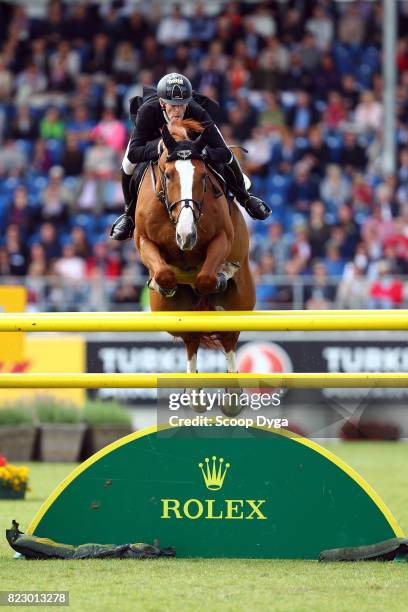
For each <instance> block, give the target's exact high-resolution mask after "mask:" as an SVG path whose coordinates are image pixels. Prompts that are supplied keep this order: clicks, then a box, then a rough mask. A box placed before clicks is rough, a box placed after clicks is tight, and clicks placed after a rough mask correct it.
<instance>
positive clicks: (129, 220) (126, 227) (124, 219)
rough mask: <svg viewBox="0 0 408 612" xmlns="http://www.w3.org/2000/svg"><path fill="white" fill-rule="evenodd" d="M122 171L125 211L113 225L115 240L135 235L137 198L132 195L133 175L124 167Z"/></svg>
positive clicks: (112, 231) (112, 233)
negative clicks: (131, 183)
mask: <svg viewBox="0 0 408 612" xmlns="http://www.w3.org/2000/svg"><path fill="white" fill-rule="evenodd" d="M121 173H122V190H123V197H124V199H125V213H124V214H123V215H121V216H120V217H118V218H117V219H116V221H115V222H114V224H113V225H112V229H111V231H110V237H111V238H112V239H113V240H128V239H129V238H131V237H132V236H133V232H134V229H135V223H134V221H133V219H134V217H135V210H136V198H132V197H131V195H130V181H131V180H132V175H129V174H126V172H125V171H124V170H123V168H122V169H121Z"/></svg>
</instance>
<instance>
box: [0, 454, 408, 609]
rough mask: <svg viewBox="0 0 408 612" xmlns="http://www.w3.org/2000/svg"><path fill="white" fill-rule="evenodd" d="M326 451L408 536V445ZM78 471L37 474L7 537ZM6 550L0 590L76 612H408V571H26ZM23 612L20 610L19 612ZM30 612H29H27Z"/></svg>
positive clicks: (237, 564) (232, 565) (170, 565)
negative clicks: (60, 596)
mask: <svg viewBox="0 0 408 612" xmlns="http://www.w3.org/2000/svg"><path fill="white" fill-rule="evenodd" d="M327 447H328V448H329V449H330V450H331V451H332V452H334V453H335V454H337V455H338V456H339V457H341V458H342V459H344V460H345V461H346V462H347V463H349V464H350V465H351V466H352V467H354V468H355V469H356V470H357V471H358V472H359V473H360V474H361V475H362V476H363V477H364V478H365V479H366V480H368V482H369V483H370V484H371V485H372V486H373V487H374V488H375V489H376V490H377V492H378V494H379V495H380V496H381V497H382V498H383V500H384V501H385V502H386V504H387V505H388V506H389V507H390V509H391V511H392V512H393V514H394V516H395V518H396V519H397V521H398V522H399V524H400V526H401V527H402V529H403V530H404V531H405V532H406V533H408V487H407V483H408V474H407V466H408V444H403V443H368V442H367V443H357V444H355V443H349V444H331V445H327ZM72 467H73V466H72V465H67V464H64V465H62V464H58V465H52V466H51V465H49V464H32V465H31V468H32V471H31V476H32V478H31V484H32V489H33V490H32V492H31V493H29V494H28V496H27V499H26V500H25V501H17V502H9V501H4V500H3V501H0V529H1V532H2V533H3V534H4V531H5V529H6V528H7V527H9V526H10V524H11V520H12V519H13V518H15V519H16V520H17V521H18V522H19V523H20V528H21V529H22V530H24V529H25V528H26V527H27V525H28V523H29V521H30V519H31V518H32V517H33V516H34V514H35V512H36V511H37V509H38V507H39V506H40V504H41V502H42V501H43V500H44V499H45V498H46V497H47V496H48V494H49V493H50V492H51V491H52V490H53V488H54V487H55V486H56V485H57V484H58V483H59V482H60V481H61V480H62V478H63V477H65V476H66V475H67V474H68V473H69V472H70V471H71V469H72ZM12 556H13V551H12V550H11V549H10V548H9V546H8V544H7V542H6V540H5V537H2V538H1V540H0V590H40V589H42V590H48V591H50V590H68V591H69V592H70V602H71V603H70V609H71V610H80V611H82V610H83V611H88V610H92V611H97V610H104V611H105V610H106V611H108V612H110V611H111V610H112V612H113V610H120V611H121V612H122V611H124V612H127V611H128V610H129V611H133V610H146V611H148V610H157V611H158V610H160V611H162V612H163V611H166V610H170V611H173V610H174V611H175V610H177V611H179V610H197V611H200V610H205V611H206V612H212V611H213V610H223V611H224V610H225V611H229V610H230V611H241V610H250V609H255V610H290V611H297V610H299V611H307V612H309V611H312V612H314V611H319V610H330V611H337V610H339V611H340V610H341V611H353V610H370V611H372V610H385V609H389V610H393V611H398V610H406V609H407V607H408V603H407V601H408V564H403V563H399V564H398V563H395V564H394V563H348V564H327V565H325V564H324V565H322V564H319V563H317V562H315V561H274V560H272V561H267V560H259V561H258V560H225V561H223V560H219V559H217V560H201V559H192V560H186V559H165V560H164V559H163V560H161V559H158V560H151V561H117V560H116V561H76V562H74V561H38V562H37V561H32V562H28V561H17V560H14V559H13V558H12ZM20 609H21V608H20ZM22 609H25V608H22Z"/></svg>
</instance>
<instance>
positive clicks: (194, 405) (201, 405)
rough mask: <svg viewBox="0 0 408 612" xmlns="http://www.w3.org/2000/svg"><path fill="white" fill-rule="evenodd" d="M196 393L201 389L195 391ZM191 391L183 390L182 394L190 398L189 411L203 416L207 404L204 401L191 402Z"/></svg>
mask: <svg viewBox="0 0 408 612" xmlns="http://www.w3.org/2000/svg"><path fill="white" fill-rule="evenodd" d="M197 391H198V393H199V392H200V391H201V389H197ZM191 392H192V389H184V393H187V394H188V395H189V396H190V409H191V410H192V411H193V412H196V413H197V414H204V413H205V412H207V403H206V402H205V401H204V402H202V401H201V400H200V401H198V402H197V401H195V402H194V401H193V395H192V393H191ZM196 397H197V396H196ZM199 397H200V398H201V396H199Z"/></svg>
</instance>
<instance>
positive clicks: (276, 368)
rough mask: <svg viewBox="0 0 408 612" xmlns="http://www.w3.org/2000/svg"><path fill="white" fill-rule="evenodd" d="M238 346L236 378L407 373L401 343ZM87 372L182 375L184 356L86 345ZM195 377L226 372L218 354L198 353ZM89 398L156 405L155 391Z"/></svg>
mask: <svg viewBox="0 0 408 612" xmlns="http://www.w3.org/2000/svg"><path fill="white" fill-rule="evenodd" d="M265 336H266V337H267V336H268V335H267V334H264V335H263V339H262V341H256V340H251V341H244V340H243V341H241V342H239V344H238V350H237V367H238V371H239V372H254V373H274V372H276V373H279V372H322V373H325V372H327V373H337V372H344V373H357V372H362V373H364V372H404V371H407V368H408V347H407V346H406V344H404V343H402V342H383V341H378V340H373V341H359V340H356V341H353V340H344V341H343V340H342V341H337V340H336V341H334V340H331V339H330V338H329V336H328V339H327V340H325V341H324V340H323V341H322V340H318V341H315V340H313V339H310V338H309V337H307V339H305V340H304V341H298V340H296V341H291V340H288V341H286V340H285V341H283V342H273V341H268V340H265ZM87 369H88V372H107V373H115V372H118V373H136V372H161V373H162V374H163V379H164V380H165V375H166V373H168V372H185V371H186V352H185V349H184V345H183V344H182V342H180V341H174V340H171V339H169V340H168V341H163V340H160V341H150V342H149V341H146V340H137V339H136V340H134V341H133V340H131V341H130V340H129V341H128V340H126V341H120V340H119V341H107V342H93V341H90V342H88V344H87ZM198 371H199V372H225V371H226V360H225V356H224V354H223V353H222V352H221V351H217V350H210V349H200V350H199V352H198ZM89 394H90V395H91V396H93V397H95V396H98V397H100V398H106V399H117V400H122V401H125V402H130V403H134V402H136V403H137V402H139V401H140V402H143V404H147V403H151V402H155V401H156V400H157V391H156V390H155V389H99V390H90V391H89ZM407 396H408V389H368V390H367V389H322V390H319V389H318V390H313V389H309V390H289V391H288V392H287V394H286V396H285V403H287V402H290V401H293V402H297V401H299V399H300V400H301V401H302V402H316V401H320V402H321V401H322V400H327V399H329V398H330V399H346V400H347V399H349V400H355V399H361V398H366V399H369V401H370V403H371V402H375V401H376V400H384V399H391V400H393V402H395V401H397V400H398V399H400V400H401V401H403V400H404V399H406V398H407Z"/></svg>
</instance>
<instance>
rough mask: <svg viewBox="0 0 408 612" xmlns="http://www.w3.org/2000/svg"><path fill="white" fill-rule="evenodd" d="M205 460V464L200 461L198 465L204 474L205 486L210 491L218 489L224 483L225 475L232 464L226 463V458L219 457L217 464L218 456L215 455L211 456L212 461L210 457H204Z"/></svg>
mask: <svg viewBox="0 0 408 612" xmlns="http://www.w3.org/2000/svg"><path fill="white" fill-rule="evenodd" d="M204 462H205V464H203V463H199V464H198V467H199V468H200V470H201V472H202V474H203V478H204V482H205V486H206V487H207V489H209V490H210V491H218V490H219V489H221V487H222V485H223V484H224V479H225V475H226V473H227V470H228V468H229V467H230V464H229V463H225V464H224V459H223V458H222V457H219V458H218V465H217V457H216V456H215V455H213V456H212V457H211V463H210V459H209V458H208V457H206V458H205V459H204Z"/></svg>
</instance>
